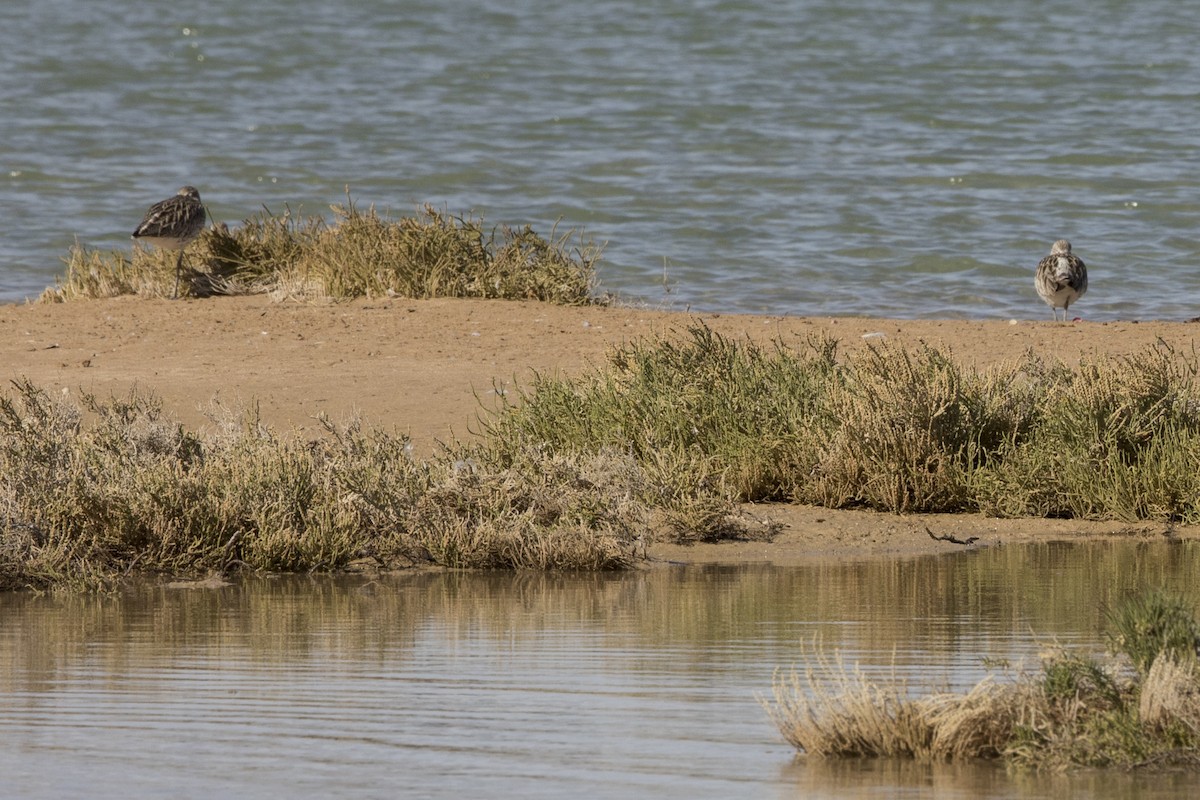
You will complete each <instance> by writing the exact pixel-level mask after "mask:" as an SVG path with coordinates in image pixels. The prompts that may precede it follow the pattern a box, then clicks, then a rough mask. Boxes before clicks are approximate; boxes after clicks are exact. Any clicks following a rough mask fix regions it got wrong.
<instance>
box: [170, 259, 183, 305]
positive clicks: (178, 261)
mask: <svg viewBox="0 0 1200 800" xmlns="http://www.w3.org/2000/svg"><path fill="white" fill-rule="evenodd" d="M182 266H183V248H182V247H181V248H179V255H178V256H177V257H176V258H175V293H174V294H172V295H171V299H172V300H178V299H179V273H180V270H181V268H182Z"/></svg>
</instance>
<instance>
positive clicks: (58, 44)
mask: <svg viewBox="0 0 1200 800" xmlns="http://www.w3.org/2000/svg"><path fill="white" fill-rule="evenodd" d="M1198 36H1200V15H1197V14H1196V13H1195V12H1194V9H1191V7H1190V6H1188V5H1187V4H1181V3H1174V2H1167V1H1166V0H1147V2H1136V3H1135V2H1126V1H1124V0H1107V1H1106V2H1098V3H1097V2H1083V0H1076V1H1075V2H1061V3H1053V4H1048V3H1040V2H1034V0H1013V1H1012V2H1005V3H979V2H965V1H958V2H956V1H955V0H927V1H925V2H917V1H915V0H909V1H908V2H904V1H900V2H897V0H857V1H854V2H834V1H833V0H823V1H812V2H796V3H786V4H782V3H768V2H761V0H758V1H756V0H740V1H738V2H720V1H716V0H710V1H709V2H700V3H697V2H682V0H637V2H632V0H595V2H589V3H586V4H585V3H550V2H537V0H507V1H506V2H503V3H499V2H472V3H468V2H461V0H439V2H414V1H409V2H383V0H373V1H372V0H351V2H347V3H330V2H317V0H288V1H287V2H285V1H284V0H265V1H264V2H252V3H246V2H232V1H231V0H211V2H208V3H204V4H190V5H188V4H162V3H137V2H132V1H131V0H113V2H109V3H103V4H98V3H91V2H84V0H43V1H41V2H38V3H9V4H5V5H4V6H3V8H0V66H2V67H3V68H2V69H0V103H2V106H0V141H3V142H4V147H3V148H2V149H0V221H2V223H3V236H0V299H9V300H12V299H18V298H21V297H24V296H28V295H31V294H36V293H37V292H38V291H40V289H42V288H43V287H45V286H46V285H47V284H49V283H51V282H52V281H53V279H54V277H55V276H56V275H58V274H60V273H61V270H62V264H61V262H60V258H61V257H62V256H64V255H65V254H66V252H67V250H68V248H69V247H70V245H71V244H72V242H74V241H76V240H78V241H79V242H80V243H82V244H84V245H87V246H90V247H100V248H109V247H122V248H125V247H128V246H129V240H128V234H129V232H130V231H132V230H133V228H134V226H135V225H136V224H137V222H138V221H139V219H140V217H141V214H142V212H143V211H144V209H145V208H146V206H148V205H149V204H150V203H151V202H153V201H156V200H158V199H161V198H162V197H165V196H167V195H169V194H171V193H173V192H174V190H175V189H176V188H177V187H178V186H179V185H181V184H183V183H191V184H194V185H196V186H197V187H199V189H200V191H201V194H202V196H203V198H204V200H205V202H206V203H207V205H208V207H209V209H210V211H211V213H212V216H213V217H214V218H216V219H220V220H225V221H230V222H236V221H238V220H240V219H243V218H244V217H246V216H248V215H250V214H253V213H255V212H257V211H259V210H260V209H261V208H262V207H263V206H266V207H268V208H270V209H271V210H273V211H276V212H278V211H282V210H283V208H284V206H285V204H288V205H290V206H291V207H292V208H293V209H294V210H295V209H301V210H303V211H305V212H309V213H314V214H324V215H326V216H328V206H329V204H331V203H337V202H340V201H342V200H343V199H344V193H345V190H346V187H349V189H350V191H351V192H352V194H353V196H354V197H355V198H356V200H357V201H359V202H361V203H364V204H369V203H374V204H376V205H377V206H379V207H381V208H383V209H390V210H391V211H392V212H393V213H396V214H405V213H409V212H411V211H412V210H413V209H414V208H415V207H416V206H417V205H418V204H422V203H431V204H434V205H436V206H440V207H446V208H447V209H449V210H450V211H452V212H456V213H462V212H468V211H474V212H475V213H478V214H482V215H484V217H485V218H486V219H487V220H489V221H491V222H493V223H497V224H499V223H505V224H524V223H530V224H532V225H534V227H535V228H536V229H538V230H539V231H541V232H543V233H548V232H549V230H550V228H551V227H552V226H553V225H554V224H555V223H556V222H559V225H560V229H566V228H578V229H582V230H584V231H586V233H587V234H588V235H590V236H591V237H593V238H594V239H595V240H597V241H601V242H607V247H606V250H605V254H606V258H605V260H604V261H603V262H602V264H601V274H600V278H601V280H602V288H603V289H607V290H608V291H612V292H615V293H618V294H619V295H620V296H621V297H623V298H624V299H626V300H630V301H635V302H646V303H650V304H653V305H660V304H661V305H667V306H670V307H679V308H684V307H689V306H690V307H692V308H695V309H703V310H713V311H726V312H771V313H786V314H819V315H842V314H872V315H894V316H899V317H937V316H964V317H974V318H985V317H990V318H995V317H1003V318H1007V317H1016V318H1027V319H1043V318H1045V319H1048V318H1049V309H1047V308H1046V307H1045V306H1044V305H1043V304H1042V303H1041V302H1040V301H1039V300H1038V299H1037V297H1036V295H1035V294H1034V291H1033V288H1032V270H1033V265H1034V264H1035V263H1036V262H1037V260H1038V259H1039V258H1040V257H1041V256H1042V255H1044V254H1046V253H1047V252H1048V249H1049V245H1050V243H1051V242H1052V241H1053V240H1054V239H1057V238H1060V237H1066V238H1069V239H1071V240H1072V242H1073V243H1074V244H1075V250H1076V252H1077V253H1078V254H1079V255H1081V256H1082V257H1083V258H1084V259H1085V261H1087V263H1088V265H1089V268H1090V270H1091V283H1090V287H1089V292H1088V294H1087V295H1086V296H1085V297H1084V298H1083V299H1082V300H1081V301H1079V303H1078V304H1077V305H1076V306H1075V307H1074V308H1073V309H1072V311H1073V312H1077V313H1078V314H1080V315H1082V316H1083V317H1084V318H1085V319H1093V320H1104V319H1114V318H1141V319H1151V318H1158V319H1186V318H1190V317H1192V316H1194V315H1196V314H1197V313H1200V312H1198V311H1197V308H1196V305H1197V298H1200V269H1197V266H1198V264H1200V247H1198V246H1197V237H1196V236H1195V233H1194V231H1195V228H1196V220H1197V219H1198V218H1200V192H1198V191H1197V188H1198V186H1200V155H1198V154H1200V148H1198V147H1197V144H1198V141H1197V139H1198V135H1197V133H1196V132H1197V131H1198V130H1200V119H1198V114H1200V103H1198V102H1197V99H1198V94H1200V49H1198V48H1197V47H1196V41H1197V39H1198Z"/></svg>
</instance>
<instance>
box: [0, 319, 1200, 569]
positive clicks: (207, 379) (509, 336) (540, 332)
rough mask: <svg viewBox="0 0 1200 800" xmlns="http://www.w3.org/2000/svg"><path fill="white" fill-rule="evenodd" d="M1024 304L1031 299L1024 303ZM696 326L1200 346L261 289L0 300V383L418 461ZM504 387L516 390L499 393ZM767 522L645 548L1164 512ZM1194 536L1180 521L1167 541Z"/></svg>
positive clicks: (863, 538) (1037, 530)
mask: <svg viewBox="0 0 1200 800" xmlns="http://www.w3.org/2000/svg"><path fill="white" fill-rule="evenodd" d="M1031 310H1040V309H1033V308H1032V306H1031ZM697 322H700V323H703V324H704V325H706V326H708V327H710V328H712V329H713V330H714V331H716V332H718V333H720V334H722V335H724V336H727V337H730V338H750V339H752V340H754V341H756V342H759V343H768V342H770V341H772V340H783V341H785V342H788V343H794V344H798V345H799V344H803V343H804V342H805V341H807V340H808V339H809V338H810V337H814V336H830V337H832V338H835V339H837V340H838V341H839V346H840V347H841V348H843V349H844V350H847V351H853V350H854V349H856V348H860V347H863V346H866V345H867V344H870V343H878V342H880V341H888V342H895V343H899V344H902V345H904V346H916V345H918V344H920V343H922V342H924V343H927V344H929V345H930V346H933V347H936V348H939V349H943V350H945V351H947V352H948V353H949V354H950V355H951V356H952V357H953V358H954V359H955V360H958V361H960V362H962V363H964V364H968V365H971V366H974V367H977V368H985V367H987V366H989V365H992V364H996V363H999V362H1002V361H1005V360H1007V359H1011V358H1017V357H1019V356H1020V355H1021V354H1022V353H1024V352H1025V351H1027V350H1030V349H1032V350H1033V351H1034V352H1035V353H1039V354H1044V355H1047V356H1053V357H1055V358H1059V359H1062V360H1063V361H1065V362H1067V363H1074V362H1076V361H1078V360H1079V359H1080V358H1087V357H1093V356H1102V355H1103V356H1120V355H1125V354H1129V353H1133V352H1137V351H1140V350H1142V349H1145V348H1146V347H1150V346H1153V345H1154V344H1155V343H1156V342H1159V341H1162V342H1164V343H1165V344H1167V345H1168V346H1170V347H1173V348H1175V349H1177V350H1179V351H1181V352H1183V351H1187V352H1190V351H1192V349H1193V348H1194V346H1195V339H1196V334H1197V333H1198V332H1200V327H1197V326H1195V325H1193V324H1191V323H1188V322H1132V321H1131V322H1105V323H1087V322H1081V323H1068V324H1066V325H1063V324H1055V323H1051V322H1050V321H1048V320H1047V321H1044V322H1043V321H1034V322H1030V321H1020V322H1008V321H991V320H989V321H972V320H891V319H880V318H860V317H843V318H826V317H822V318H812V317H786V316H783V317H781V316H756V315H740V314H736V315H735V314H691V313H687V312H675V311H660V310H651V309H643V308H630V307H621V306H616V307H607V306H587V307H569V306H556V305H549V304H546V303H539V302H515V301H503V300H458V299H437V300H405V299H380V300H355V301H349V302H340V303H325V304H298V303H277V302H274V301H272V300H270V299H269V298H267V297H263V296H248V297H224V298H212V299H206V300H180V301H169V300H157V299H140V298H136V297H120V298H114V299H108V300H88V301H77V302H72V303H61V304H12V305H0V363H3V364H4V371H3V376H2V377H3V378H4V379H5V380H6V381H7V382H11V381H13V380H16V379H22V378H24V379H28V380H30V381H31V382H32V383H33V384H34V385H37V386H40V387H42V388H44V389H46V390H48V391H51V392H64V391H65V392H68V393H71V394H75V395H76V396H78V393H80V392H90V393H94V394H96V395H98V396H100V397H108V396H113V395H115V396H123V395H126V394H128V393H129V392H130V391H131V390H132V389H135V388H136V389H137V391H139V393H147V392H149V393H153V394H154V395H156V396H157V397H159V398H160V399H161V401H162V404H163V407H164V410H165V411H166V412H167V413H168V414H169V415H171V416H174V417H176V418H178V420H179V422H180V423H181V424H183V425H184V426H185V427H186V428H188V429H192V430H203V429H204V428H205V426H207V425H210V424H211V423H210V421H209V420H208V418H207V417H206V416H205V409H206V408H209V407H211V406H212V404H213V403H214V402H216V403H218V404H220V405H222V406H224V407H225V408H232V409H238V408H242V407H256V408H257V413H258V414H259V415H260V418H261V420H262V422H264V423H265V424H267V425H268V426H270V427H271V428H273V429H275V430H276V431H279V432H283V431H289V430H292V431H296V432H297V433H299V434H300V435H315V434H316V433H317V431H318V430H319V428H320V424H319V422H318V421H317V419H316V418H317V415H319V414H327V415H328V416H329V417H330V418H332V419H334V420H335V421H346V420H348V419H352V418H354V417H356V416H357V417H359V418H361V419H362V421H363V422H364V424H366V425H368V426H373V427H377V428H382V429H384V430H388V431H394V432H398V433H404V434H407V435H409V436H410V437H411V438H412V441H413V446H414V451H415V454H416V455H417V457H424V456H428V455H430V454H431V453H433V452H435V449H436V447H437V443H438V442H439V441H442V442H449V441H452V440H454V439H467V438H469V437H470V436H471V435H472V431H473V430H477V429H478V428H477V425H476V422H477V420H478V418H479V416H480V414H481V413H482V412H483V409H484V408H487V407H491V406H492V405H494V404H496V403H499V402H502V400H501V397H500V396H499V395H498V394H497V392H500V393H505V392H512V390H513V389H514V387H519V386H520V385H522V384H528V383H529V382H530V381H531V380H532V379H533V377H534V376H535V375H537V374H543V375H549V374H564V375H572V374H578V373H580V372H581V371H584V370H586V369H588V368H589V366H599V365H600V364H602V363H603V361H604V359H605V356H606V353H607V352H608V351H609V349H610V348H611V347H613V346H615V345H619V344H621V343H623V342H627V341H630V340H632V339H636V338H640V337H644V336H662V335H671V334H672V333H673V332H674V333H682V332H683V331H685V330H686V329H687V327H688V326H689V325H692V324H695V323H697ZM510 399H511V397H510ZM744 510H745V512H746V513H748V514H750V515H751V516H755V517H758V518H767V519H771V520H774V521H776V522H779V523H780V524H781V525H782V526H783V527H782V531H781V533H780V535H779V536H778V537H776V539H775V540H774V541H773V542H770V543H766V542H727V543H720V544H713V545H706V544H695V545H687V546H678V545H666V544H656V545H654V546H653V547H652V548H651V550H650V555H651V557H652V558H653V559H656V560H659V561H668V562H675V561H688V562H699V563H776V564H787V563H798V562H800V561H810V560H819V559H830V558H839V559H842V558H850V557H856V558H857V557H907V556H919V555H930V554H937V553H945V552H955V551H959V550H962V549H964V546H963V545H958V544H953V543H951V542H948V541H940V540H934V539H932V538H930V536H929V534H928V533H927V531H926V528H928V529H929V530H930V531H932V532H933V533H934V534H935V535H938V536H945V535H949V536H953V537H954V538H957V539H959V540H967V539H969V538H971V537H977V540H976V541H975V543H974V544H972V545H970V546H969V547H979V546H989V545H995V544H1012V543H1019V542H1040V541H1051V540H1061V539H1079V538H1095V537H1114V536H1122V537H1128V536H1135V537H1138V538H1145V539H1147V540H1157V539H1162V538H1164V536H1163V533H1164V531H1165V526H1164V525H1163V524H1161V523H1152V522H1142V523H1133V524H1130V523H1117V522H1088V521H1079V520H1047V519H993V518H986V517H982V516H979V515H910V516H899V515H888V514H881V513H879V512H872V511H854V510H848V511H847V510H832V509H825V508H810V507H804V506H791V505H783V504H780V505H773V504H772V505H759V506H745V507H744ZM1198 535H1200V534H1198V532H1197V531H1196V530H1193V529H1190V528H1182V527H1181V528H1177V529H1173V530H1172V531H1171V536H1172V537H1175V538H1184V539H1191V538H1197V536H1198Z"/></svg>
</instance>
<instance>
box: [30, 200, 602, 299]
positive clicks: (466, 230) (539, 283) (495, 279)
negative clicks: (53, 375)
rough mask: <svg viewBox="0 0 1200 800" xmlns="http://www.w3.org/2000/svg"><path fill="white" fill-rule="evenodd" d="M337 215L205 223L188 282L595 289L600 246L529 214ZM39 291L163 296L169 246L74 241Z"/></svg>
mask: <svg viewBox="0 0 1200 800" xmlns="http://www.w3.org/2000/svg"><path fill="white" fill-rule="evenodd" d="M333 212H334V221H333V223H332V224H328V223H326V222H325V220H323V219H321V218H319V217H308V218H299V217H297V216H294V215H293V214H292V212H291V209H287V210H286V211H285V212H284V213H283V214H281V215H274V214H272V213H270V211H264V212H263V213H260V214H258V215H255V216H252V217H250V218H249V219H246V220H245V221H244V222H243V224H242V225H241V226H239V227H235V228H233V229H230V228H228V227H226V226H225V225H223V224H218V225H214V226H211V227H209V228H207V229H206V230H205V231H204V232H203V233H202V234H201V235H200V237H199V238H198V239H197V241H196V243H195V244H194V245H192V246H191V247H190V248H189V249H188V253H187V255H186V256H185V258H184V266H185V270H184V288H183V289H182V291H183V292H184V293H185V294H191V295H193V296H197V297H207V296H211V295H233V294H264V293H272V294H276V295H278V296H281V297H298V298H314V297H329V298H335V299H342V298H351V297H378V296H399V297H411V298H422V297H474V298H497V299H521V300H544V301H547V302H553V303H561V304H567V305H582V304H587V303H592V302H597V301H596V299H595V298H594V297H593V296H592V291H593V289H594V283H595V265H596V263H597V262H598V261H599V260H600V253H601V248H599V247H597V246H596V245H594V244H593V243H592V242H590V241H586V240H584V239H583V237H582V235H580V236H576V234H575V232H574V231H567V232H566V233H562V234H559V233H558V232H557V231H556V230H554V231H551V235H550V238H549V239H546V238H543V237H542V236H540V235H538V234H537V233H535V232H534V231H533V229H532V228H530V227H529V226H525V227H523V228H510V227H507V226H500V227H496V228H490V229H488V228H485V227H484V222H483V220H482V219H481V218H476V217H471V216H452V215H450V214H448V213H446V212H444V211H439V210H437V209H435V208H433V207H432V206H428V205H427V206H424V207H423V208H421V209H420V210H418V212H417V214H416V215H415V216H413V217H403V218H400V219H395V220H393V219H391V218H389V217H387V216H383V215H380V214H379V213H378V212H376V210H375V208H374V207H371V208H369V209H367V210H366V211H362V210H360V209H359V208H357V207H356V206H355V205H354V203H353V202H352V201H350V200H349V199H347V202H346V204H345V205H342V206H333ZM65 262H66V265H67V271H66V276H65V277H64V278H63V279H62V280H60V281H58V282H57V284H56V286H54V287H52V288H50V289H47V290H46V291H45V292H44V293H43V294H42V297H41V300H42V301H43V302H61V301H66V300H77V299H84V298H95V297H112V296H115V295H122V294H141V295H146V296H153V297H162V296H170V295H171V292H172V291H173V289H174V265H175V254H174V253H168V252H164V251H161V250H157V249H153V248H151V249H142V248H135V249H134V251H133V254H132V257H126V255H125V254H124V253H121V252H119V251H114V252H112V253H100V252H97V251H90V250H86V249H84V248H82V247H78V246H77V247H75V248H73V249H72V250H71V252H70V254H69V255H68V257H67V258H66V259H65Z"/></svg>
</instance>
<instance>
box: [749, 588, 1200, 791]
mask: <svg viewBox="0 0 1200 800" xmlns="http://www.w3.org/2000/svg"><path fill="white" fill-rule="evenodd" d="M1182 609H1184V606H1183V604H1182V602H1181V601H1179V600H1178V599H1172V598H1164V597H1163V596H1161V595H1150V596H1148V597H1145V598H1138V599H1135V600H1133V601H1131V602H1130V603H1128V604H1126V605H1125V606H1123V607H1122V608H1121V609H1120V610H1119V611H1118V612H1117V614H1116V616H1114V617H1113V619H1114V620H1121V622H1120V623H1119V624H1121V625H1125V626H1127V627H1132V628H1134V629H1137V630H1157V629H1159V628H1160V621H1161V620H1162V619H1163V618H1164V616H1167V617H1171V618H1173V619H1174V618H1176V617H1175V615H1176V614H1178V613H1180V612H1181V610H1182ZM1187 620H1188V621H1190V624H1191V626H1193V630H1194V626H1196V625H1197V624H1198V623H1197V622H1196V620H1195V617H1194V616H1193V615H1191V614H1190V613H1188V614H1187ZM1151 638H1152V639H1153V646H1151V647H1150V648H1149V649H1144V648H1143V645H1144V644H1146V642H1145V641H1144V640H1135V639H1128V638H1125V639H1121V638H1115V639H1114V640H1113V641H1114V642H1117V643H1119V644H1120V646H1121V647H1130V646H1131V647H1132V652H1130V651H1129V650H1125V649H1122V650H1121V651H1120V653H1119V657H1120V659H1119V660H1118V661H1116V662H1110V663H1103V662H1101V661H1098V660H1096V659H1095V658H1093V657H1091V656H1087V655H1082V654H1077V653H1067V652H1063V651H1061V650H1057V649H1055V650H1051V651H1050V652H1048V653H1047V654H1046V655H1045V656H1043V658H1042V663H1041V667H1040V670H1039V671H1035V672H1026V671H1018V672H1017V673H1016V674H1015V675H1014V676H1011V678H1010V679H1008V680H999V679H998V678H997V677H996V676H992V675H989V676H987V677H985V678H984V679H983V680H981V681H980V682H979V683H978V684H976V686H975V687H973V688H972V689H971V690H970V691H968V692H966V693H965V694H954V693H949V692H938V691H934V692H932V693H929V694H927V695H925V696H922V697H914V696H912V695H911V694H910V693H909V691H908V687H907V686H906V685H905V684H904V682H903V681H900V680H897V678H896V677H895V675H894V674H893V675H892V677H891V679H890V680H884V681H882V682H880V681H878V680H873V679H871V678H869V677H867V676H865V675H864V674H863V673H862V672H861V671H860V670H857V669H854V670H849V669H847V668H846V667H845V666H844V664H843V663H842V662H841V660H840V658H839V657H836V656H835V657H834V658H832V659H831V658H830V657H829V656H827V655H826V654H825V653H823V652H821V651H820V650H819V649H818V650H817V652H816V653H815V655H813V656H811V657H810V661H811V666H810V668H809V669H808V670H807V671H806V672H805V673H804V674H801V673H799V672H798V671H797V670H795V669H792V670H790V671H788V672H777V673H776V675H775V677H774V679H773V681H772V685H773V697H772V700H771V701H767V700H764V701H763V705H764V707H765V708H766V710H767V712H768V714H769V715H770V717H771V719H772V721H774V723H775V724H776V726H777V727H778V728H779V730H780V733H781V734H782V735H783V737H784V738H785V739H786V740H787V741H788V742H789V743H791V744H792V745H793V746H794V747H796V749H797V750H799V751H800V752H803V753H805V754H808V755H810V756H814V757H822V758H829V757H839V758H846V757H851V758H857V757H881V756H882V757H892V758H907V759H914V760H918V761H960V760H967V759H975V758H992V759H1003V760H1005V761H1007V762H1009V763H1011V764H1014V765H1016V766H1020V767H1026V768H1032V769H1052V770H1062V769H1068V768H1075V767H1107V766H1116V767H1122V768H1126V769H1134V768H1144V767H1159V766H1181V765H1182V766H1187V767H1190V768H1198V767H1200V668H1198V667H1197V661H1196V656H1195V651H1194V644H1195V642H1194V640H1193V641H1192V643H1191V645H1190V646H1191V647H1192V648H1193V649H1191V650H1187V648H1183V649H1180V648H1176V647H1174V646H1172V645H1171V644H1169V643H1164V642H1163V641H1162V640H1160V639H1159V638H1157V637H1151ZM1184 650H1187V652H1186V653H1185V652H1184ZM1143 656H1145V657H1149V659H1150V660H1149V663H1148V668H1147V669H1145V670H1137V669H1132V668H1131V667H1134V666H1135V665H1137V664H1138V663H1139V659H1142V658H1143ZM819 675H828V676H831V677H826V678H819V677H818V676H819Z"/></svg>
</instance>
